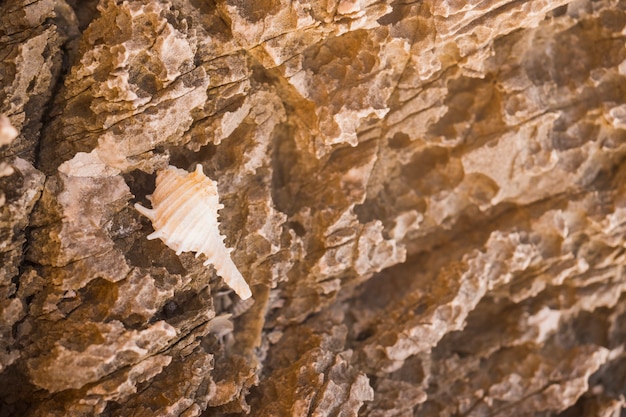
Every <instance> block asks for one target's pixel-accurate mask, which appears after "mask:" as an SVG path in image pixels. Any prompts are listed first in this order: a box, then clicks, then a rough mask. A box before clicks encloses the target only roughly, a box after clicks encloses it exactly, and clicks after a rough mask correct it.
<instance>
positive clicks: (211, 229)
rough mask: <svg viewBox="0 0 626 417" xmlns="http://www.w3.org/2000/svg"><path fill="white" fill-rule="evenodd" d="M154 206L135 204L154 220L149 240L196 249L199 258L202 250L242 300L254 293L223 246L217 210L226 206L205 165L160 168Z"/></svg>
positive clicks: (182, 249) (181, 249) (152, 198)
mask: <svg viewBox="0 0 626 417" xmlns="http://www.w3.org/2000/svg"><path fill="white" fill-rule="evenodd" d="M148 199H149V200H150V202H151V203H152V207H153V208H152V209H148V208H145V207H143V206H142V205H141V204H135V208H136V209H137V211H139V212H140V213H141V214H143V215H144V216H146V217H147V218H149V219H150V221H152V226H153V227H154V230H155V231H154V233H151V234H150V235H148V239H156V238H159V239H161V240H162V241H163V242H164V243H165V244H166V245H167V246H168V247H170V248H171V249H173V250H174V251H176V255H180V254H181V253H182V252H196V258H197V257H198V256H200V254H201V253H203V254H204V255H205V256H206V257H207V260H206V262H204V265H208V264H212V265H213V266H214V267H215V270H216V271H217V273H218V274H219V275H220V276H221V277H222V278H223V279H224V282H226V284H227V285H228V286H229V287H231V288H232V289H233V290H235V292H236V293H237V295H239V297H240V298H241V299H242V300H245V299H247V298H250V296H251V295H252V293H251V292H250V287H248V284H247V283H246V281H245V279H244V278H243V276H242V275H241V273H240V272H239V270H238V269H237V266H236V265H235V263H234V262H233V261H232V259H231V258H230V252H231V251H232V249H230V248H227V247H226V245H224V236H222V235H220V230H219V228H218V221H217V216H218V214H217V211H218V210H219V209H221V208H224V206H223V205H222V204H220V202H219V195H218V193H217V183H216V182H215V181H213V180H211V179H210V178H208V177H207V176H205V175H204V173H203V172H202V165H200V164H198V165H197V166H196V170H195V171H194V172H192V173H189V172H187V171H185V170H182V169H179V168H176V167H173V166H171V165H170V166H169V167H168V168H167V169H165V170H163V171H160V172H159V173H158V174H157V178H156V189H155V190H154V194H152V196H148Z"/></svg>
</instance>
